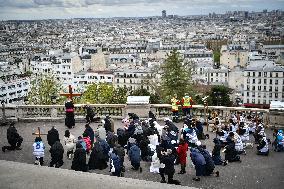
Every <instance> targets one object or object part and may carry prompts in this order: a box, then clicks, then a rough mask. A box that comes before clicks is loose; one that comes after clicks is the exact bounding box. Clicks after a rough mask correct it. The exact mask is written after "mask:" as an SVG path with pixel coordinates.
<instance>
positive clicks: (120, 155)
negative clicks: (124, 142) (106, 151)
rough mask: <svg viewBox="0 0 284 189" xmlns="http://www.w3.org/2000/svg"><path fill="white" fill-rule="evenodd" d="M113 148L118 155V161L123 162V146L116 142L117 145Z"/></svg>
mask: <svg viewBox="0 0 284 189" xmlns="http://www.w3.org/2000/svg"><path fill="white" fill-rule="evenodd" d="M113 150H114V151H115V152H116V154H117V155H118V156H119V158H120V161H121V162H124V156H125V150H124V148H123V147H122V146H121V145H119V144H117V145H116V146H115V147H114V149H113Z"/></svg>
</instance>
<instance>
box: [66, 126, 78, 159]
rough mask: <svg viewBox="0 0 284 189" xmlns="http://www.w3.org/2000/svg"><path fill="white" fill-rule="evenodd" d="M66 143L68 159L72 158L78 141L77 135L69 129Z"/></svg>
mask: <svg viewBox="0 0 284 189" xmlns="http://www.w3.org/2000/svg"><path fill="white" fill-rule="evenodd" d="M64 144H65V146H66V148H67V157H68V159H71V157H72V154H73V151H74V148H75V144H76V141H75V137H74V136H73V135H72V134H70V131H69V130H66V131H65V135H64Z"/></svg>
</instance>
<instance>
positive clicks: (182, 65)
mask: <svg viewBox="0 0 284 189" xmlns="http://www.w3.org/2000/svg"><path fill="white" fill-rule="evenodd" d="M191 66H192V65H190V63H188V62H183V59H182V58H181V55H180V53H179V52H177V50H173V51H172V52H171V53H170V54H168V57H167V59H166V61H165V63H164V65H162V67H161V68H162V71H163V73H162V78H161V92H162V94H163V97H164V99H165V100H166V101H169V100H170V98H171V97H172V96H173V94H177V95H178V98H181V97H182V96H184V94H185V93H191V92H192V91H191V69H192V68H191ZM191 95H192V94H191Z"/></svg>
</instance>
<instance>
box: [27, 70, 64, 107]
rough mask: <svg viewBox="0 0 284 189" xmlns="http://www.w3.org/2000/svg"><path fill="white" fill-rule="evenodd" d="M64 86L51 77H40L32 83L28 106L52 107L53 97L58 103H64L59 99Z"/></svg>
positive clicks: (62, 99)
mask: <svg viewBox="0 0 284 189" xmlns="http://www.w3.org/2000/svg"><path fill="white" fill-rule="evenodd" d="M61 90H62V86H61V84H60V83H58V82H57V81H56V80H55V78H54V77H53V76H51V75H39V76H36V78H35V79H33V80H32V81H31V88H30V91H29V93H28V96H27V100H28V104H35V105H51V104H52V102H51V97H52V96H56V97H58V98H57V103H62V102H63V101H64V98H63V97H59V93H60V91H61Z"/></svg>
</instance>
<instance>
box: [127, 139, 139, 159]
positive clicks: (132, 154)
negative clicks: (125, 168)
mask: <svg viewBox="0 0 284 189" xmlns="http://www.w3.org/2000/svg"><path fill="white" fill-rule="evenodd" d="M140 154H141V150H140V148H139V147H138V146H137V145H135V144H134V145H133V146H131V148H130V150H129V152H128V156H129V158H130V161H131V162H135V163H140V161H141V157H140Z"/></svg>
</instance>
